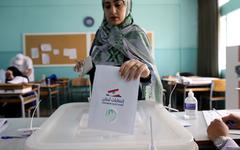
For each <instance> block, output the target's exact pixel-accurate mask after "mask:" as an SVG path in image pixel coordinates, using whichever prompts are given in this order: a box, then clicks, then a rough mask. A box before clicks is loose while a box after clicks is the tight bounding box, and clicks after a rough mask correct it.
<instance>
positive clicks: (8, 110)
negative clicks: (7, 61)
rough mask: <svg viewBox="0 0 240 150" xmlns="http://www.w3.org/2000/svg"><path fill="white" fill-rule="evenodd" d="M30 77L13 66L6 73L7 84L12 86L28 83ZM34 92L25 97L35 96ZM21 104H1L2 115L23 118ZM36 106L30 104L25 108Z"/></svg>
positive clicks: (0, 113) (0, 112)
mask: <svg viewBox="0 0 240 150" xmlns="http://www.w3.org/2000/svg"><path fill="white" fill-rule="evenodd" d="M28 82H29V80H28V77H27V76H25V75H23V74H22V73H21V72H20V71H19V70H18V69H17V68H16V67H14V66H11V67H8V68H7V70H6V72H5V83H11V84H20V83H28ZM33 94H34V93H33V92H30V93H26V94H25V95H33ZM20 105H21V104H20V103H7V102H5V103H1V104H0V115H1V116H4V117H7V118H12V117H21V106H20ZM32 105H35V102H33V103H29V104H28V105H26V106H25V108H28V107H31V106H32Z"/></svg>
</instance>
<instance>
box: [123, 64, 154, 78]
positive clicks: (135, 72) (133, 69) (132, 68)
mask: <svg viewBox="0 0 240 150" xmlns="http://www.w3.org/2000/svg"><path fill="white" fill-rule="evenodd" d="M119 73H120V76H121V77H122V78H123V79H126V80H128V81H129V80H136V79H137V78H139V77H141V78H147V77H148V76H149V75H150V70H149V69H148V66H147V65H146V64H144V63H142V62H141V61H139V60H136V59H131V60H128V61H126V62H125V63H123V64H122V66H121V68H120V70H119Z"/></svg>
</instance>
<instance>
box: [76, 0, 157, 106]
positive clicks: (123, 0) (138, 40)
mask: <svg viewBox="0 0 240 150" xmlns="http://www.w3.org/2000/svg"><path fill="white" fill-rule="evenodd" d="M102 6H103V10H104V19H103V22H102V24H101V26H100V28H99V29H98V31H97V33H96V37H95V39H94V42H93V44H92V47H91V50H90V56H91V57H92V60H93V65H98V64H101V65H113V66H120V70H119V74H120V76H121V77H122V78H123V79H126V80H134V79H137V78H138V77H140V81H141V85H140V90H139V96H138V98H139V99H143V98H144V96H143V92H142V87H143V86H145V85H147V84H149V83H152V85H154V87H155V88H154V89H155V91H154V92H155V98H156V101H160V102H162V84H161V82H160V79H159V75H158V73H157V69H156V66H155V65H154V64H153V59H152V56H151V54H150V49H151V46H150V44H149V40H148V38H147V36H146V33H145V32H144V31H143V30H142V29H141V28H140V27H139V26H137V25H136V24H134V23H133V18H132V15H131V10H132V1H131V0H102ZM82 66H83V62H78V63H77V65H76V66H75V70H76V71H79V70H80V69H81V68H82ZM94 72H95V67H93V69H91V70H90V72H89V74H90V79H91V81H93V77H94Z"/></svg>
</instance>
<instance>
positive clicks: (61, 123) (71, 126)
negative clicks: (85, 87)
mask: <svg viewBox="0 0 240 150" xmlns="http://www.w3.org/2000/svg"><path fill="white" fill-rule="evenodd" d="M88 110H89V104H88V103H69V104H65V105H62V106H61V107H60V108H59V109H57V110H56V111H55V112H54V113H53V115H52V116H50V118H48V120H47V121H46V122H44V123H43V124H42V126H41V129H40V130H37V131H36V132H34V133H33V134H32V135H31V136H30V137H29V138H28V139H27V141H26V143H25V150H66V149H67V150H150V148H149V147H151V145H153V146H154V147H155V149H156V150H161V149H167V150H196V149H198V146H197V144H196V143H195V142H194V140H193V137H192V135H191V134H190V132H188V131H187V130H186V129H185V128H184V127H183V126H181V125H180V123H178V122H177V120H175V119H174V118H173V117H172V116H171V114H170V113H169V112H168V111H167V110H166V109H165V108H164V107H163V106H162V105H160V104H156V103H155V102H152V101H141V102H138V108H137V114H136V119H135V125H134V133H133V134H123V133H117V132H111V131H104V130H97V129H90V128H88V127H87V126H88ZM150 117H151V120H152V121H151V124H152V134H151V129H150V126H151V125H150V119H149V118H150ZM151 137H152V138H151ZM151 139H152V140H151ZM151 141H152V142H151Z"/></svg>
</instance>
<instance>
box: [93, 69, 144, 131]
mask: <svg viewBox="0 0 240 150" xmlns="http://www.w3.org/2000/svg"><path fill="white" fill-rule="evenodd" d="M103 75H104V77H103ZM138 88H139V79H137V80H131V81H126V80H124V79H121V77H120V75H119V67H113V66H104V65H97V66H96V72H95V78H94V83H93V91H92V98H91V102H90V108H89V120H88V126H89V127H90V128H95V129H102V130H111V131H115V132H122V133H129V134H132V133H133V131H134V123H135V115H136V110H137V97H138Z"/></svg>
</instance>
